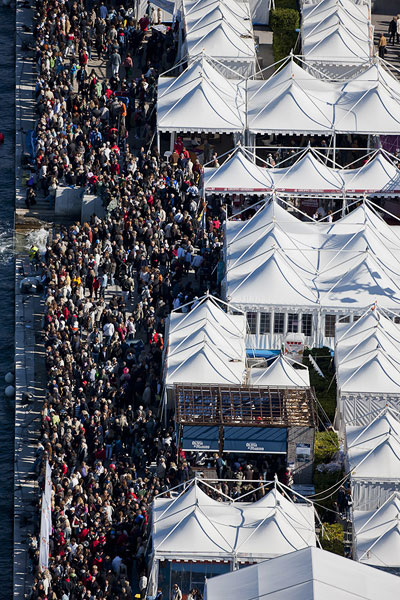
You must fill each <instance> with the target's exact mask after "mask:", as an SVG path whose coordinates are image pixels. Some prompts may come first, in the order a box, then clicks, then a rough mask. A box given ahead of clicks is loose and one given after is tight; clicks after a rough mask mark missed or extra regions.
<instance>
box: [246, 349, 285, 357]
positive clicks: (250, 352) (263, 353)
mask: <svg viewBox="0 0 400 600" xmlns="http://www.w3.org/2000/svg"><path fill="white" fill-rule="evenodd" d="M280 353H281V351H280V350H254V349H253V348H246V354H247V356H248V357H249V358H272V357H273V356H279V355H280Z"/></svg>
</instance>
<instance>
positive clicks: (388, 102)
mask: <svg viewBox="0 0 400 600" xmlns="http://www.w3.org/2000/svg"><path fill="white" fill-rule="evenodd" d="M376 60H377V62H376V64H374V65H372V66H371V67H370V68H368V69H367V70H366V71H365V72H363V73H361V75H358V76H357V77H354V78H353V79H351V80H350V81H348V82H345V83H341V82H332V81H326V80H322V79H319V78H318V77H314V76H313V75H312V74H311V73H310V72H308V71H305V70H304V69H302V68H301V66H299V65H298V64H296V63H295V62H294V59H293V57H290V58H289V59H288V62H287V63H286V65H285V66H283V67H282V69H281V70H280V71H277V72H275V73H274V74H273V75H271V77H270V78H269V79H267V80H266V81H262V80H249V81H248V83H247V86H248V97H247V105H248V111H247V112H248V127H249V130H250V131H251V132H253V133H275V132H281V133H294V132H296V133H313V134H316V135H318V134H320V135H322V134H324V135H327V134H329V133H333V132H335V131H336V133H360V134H382V135H383V134H386V135H397V133H398V131H399V125H400V94H399V85H400V84H399V82H398V81H397V80H396V79H395V78H394V77H393V76H392V75H390V73H389V72H388V71H386V70H385V68H384V67H383V66H382V64H381V63H380V62H379V61H378V59H376ZM371 115H374V119H371Z"/></svg>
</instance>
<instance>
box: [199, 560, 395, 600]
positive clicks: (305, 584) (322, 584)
mask: <svg viewBox="0 0 400 600" xmlns="http://www.w3.org/2000/svg"><path fill="white" fill-rule="evenodd" d="M398 586H399V580H398V577H396V576H395V575H391V574H388V573H384V572H383V571H378V570H377V569H373V568H371V567H368V566H366V565H362V564H360V563H357V562H355V561H352V560H349V559H348V558H344V557H342V556H338V555H337V554H333V553H331V552H327V551H326V550H320V549H319V548H305V549H303V550H298V551H297V552H292V553H290V554H286V555H285V556H279V557H278V558H275V559H273V560H268V561H266V562H262V563H259V564H257V565H253V566H250V567H246V568H245V569H240V570H239V571H233V572H232V573H227V574H226V575H220V576H218V577H212V578H211V579H208V580H207V583H206V597H207V600H220V598H224V597H226V590H228V589H229V598H230V600H261V599H262V600H270V599H271V600H338V599H340V600H376V598H381V597H382V598H385V600H397V598H398Z"/></svg>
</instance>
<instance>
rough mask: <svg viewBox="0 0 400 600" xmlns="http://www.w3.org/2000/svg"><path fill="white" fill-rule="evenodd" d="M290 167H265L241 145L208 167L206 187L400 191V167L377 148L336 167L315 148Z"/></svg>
mask: <svg viewBox="0 0 400 600" xmlns="http://www.w3.org/2000/svg"><path fill="white" fill-rule="evenodd" d="M295 158H296V161H295V163H294V164H292V165H291V166H289V167H274V168H263V167H259V166H258V165H256V164H255V163H254V162H253V160H251V158H250V156H249V154H248V153H247V151H246V150H244V149H242V148H240V147H238V148H236V149H235V150H234V152H233V154H232V155H231V156H230V157H229V158H228V159H227V160H226V161H225V162H224V163H222V164H221V166H220V167H217V168H211V167H206V168H205V169H204V190H205V192H206V193H210V192H230V193H239V192H243V193H252V194H261V193H265V192H267V191H269V190H271V189H273V188H274V189H275V190H276V191H277V192H280V193H284V192H287V193H290V194H293V193H294V194H295V193H310V194H320V193H324V194H335V195H340V194H343V193H344V192H346V194H350V195H363V194H365V193H368V194H373V195H376V196H381V195H383V196H385V195H390V194H398V193H399V192H400V170H399V169H398V168H397V167H396V166H395V165H394V164H393V163H392V162H391V161H390V160H389V159H388V158H387V157H386V155H385V153H384V151H376V152H374V153H373V154H371V155H370V156H369V157H368V158H367V162H366V163H365V164H364V165H363V166H362V167H358V168H356V169H334V168H332V167H329V166H328V165H326V164H325V163H324V162H323V161H322V160H321V159H320V158H319V156H318V155H317V154H316V153H315V151H314V150H312V148H308V149H306V150H304V151H302V152H300V153H298V156H297V157H295Z"/></svg>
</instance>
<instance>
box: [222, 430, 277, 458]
mask: <svg viewBox="0 0 400 600" xmlns="http://www.w3.org/2000/svg"><path fill="white" fill-rule="evenodd" d="M224 437H225V440H224V452H243V453H248V452H259V453H260V452H266V453H269V454H286V444H287V429H286V427H224Z"/></svg>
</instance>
